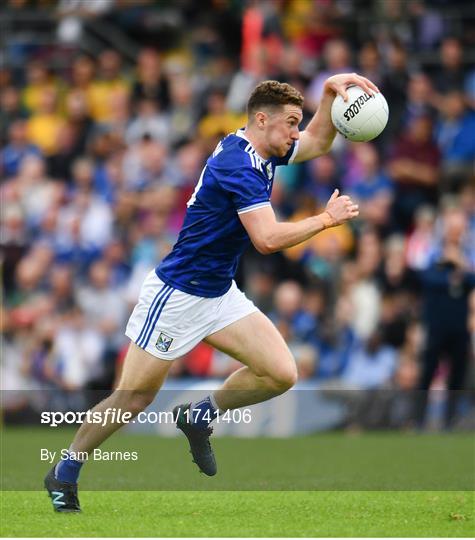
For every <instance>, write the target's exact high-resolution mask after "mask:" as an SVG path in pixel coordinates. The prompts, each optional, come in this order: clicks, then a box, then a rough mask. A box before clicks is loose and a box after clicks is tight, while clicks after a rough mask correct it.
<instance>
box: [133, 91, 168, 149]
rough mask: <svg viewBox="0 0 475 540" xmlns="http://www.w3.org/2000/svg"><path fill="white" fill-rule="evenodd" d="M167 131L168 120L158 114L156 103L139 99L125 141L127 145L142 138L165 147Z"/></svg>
mask: <svg viewBox="0 0 475 540" xmlns="http://www.w3.org/2000/svg"><path fill="white" fill-rule="evenodd" d="M169 131H170V126H169V123H168V118H167V117H166V115H164V114H163V113H161V112H160V109H159V107H158V106H157V102H156V101H155V100H152V99H141V100H140V101H139V102H138V103H137V116H136V117H135V119H134V120H132V122H131V123H130V125H129V126H128V128H127V130H126V133H125V139H126V142H127V144H128V145H131V144H134V143H136V142H137V141H139V140H140V139H143V138H144V137H147V138H150V139H152V140H154V141H158V142H160V143H162V144H164V145H167V144H168V142H169V141H168V135H169Z"/></svg>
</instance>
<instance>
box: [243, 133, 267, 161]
mask: <svg viewBox="0 0 475 540" xmlns="http://www.w3.org/2000/svg"><path fill="white" fill-rule="evenodd" d="M235 135H237V136H238V137H241V139H244V140H245V141H247V142H248V143H249V144H250V145H251V148H252V150H253V152H254V153H255V154H256V156H258V157H259V158H260V159H262V161H263V162H264V163H267V162H268V161H269V160H268V159H264V158H263V157H262V156H261V155H259V154H258V152H257V150H256V149H255V148H254V146H252V143H251V141H250V140H249V139H248V138H247V137H246V135H245V133H244V128H240V129H238V130H237V131H236V133H235Z"/></svg>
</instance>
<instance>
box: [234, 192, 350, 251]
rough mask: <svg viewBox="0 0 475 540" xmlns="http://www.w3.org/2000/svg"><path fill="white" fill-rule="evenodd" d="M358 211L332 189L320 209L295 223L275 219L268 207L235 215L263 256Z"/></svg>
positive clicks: (293, 243)
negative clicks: (313, 214) (315, 213)
mask: <svg viewBox="0 0 475 540" xmlns="http://www.w3.org/2000/svg"><path fill="white" fill-rule="evenodd" d="M358 214H359V210H358V205H357V204H354V202H353V201H352V200H351V199H350V197H348V195H339V191H338V190H337V189H336V190H335V191H334V192H333V194H332V196H331V197H330V199H329V201H328V203H327V206H326V208H325V211H324V212H322V213H321V214H319V215H317V216H312V217H309V218H307V219H303V220H301V221H297V222H296V223H290V222H278V221H277V219H276V217H275V214H274V210H273V209H272V207H271V206H266V207H264V208H260V209H258V210H254V211H253V212H246V213H243V214H240V215H239V218H240V219H241V222H242V224H243V226H244V228H245V229H246V231H247V233H248V234H249V237H250V238H251V241H252V243H253V245H254V247H255V248H256V249H257V250H258V251H259V252H260V253H262V254H264V255H267V254H269V253H274V252H275V251H280V250H282V249H286V248H289V247H291V246H295V245H296V244H300V243H301V242H304V241H305V240H308V239H309V238H311V237H312V236H314V235H315V234H317V233H319V232H320V231H323V230H324V229H327V228H329V227H335V226H337V225H341V224H342V223H345V222H346V221H348V220H350V219H353V218H355V217H357V216H358Z"/></svg>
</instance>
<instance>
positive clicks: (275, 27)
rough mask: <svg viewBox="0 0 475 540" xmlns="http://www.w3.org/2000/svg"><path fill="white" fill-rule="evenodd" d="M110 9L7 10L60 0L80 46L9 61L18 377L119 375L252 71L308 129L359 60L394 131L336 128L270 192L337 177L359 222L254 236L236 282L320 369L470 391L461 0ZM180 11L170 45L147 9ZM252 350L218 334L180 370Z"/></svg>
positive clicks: (73, 43)
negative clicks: (221, 349)
mask: <svg viewBox="0 0 475 540" xmlns="http://www.w3.org/2000/svg"><path fill="white" fill-rule="evenodd" d="M132 4H134V5H133V6H132ZM94 5H95V8H97V9H95V11H94V13H88V12H87V9H88V8H90V6H91V2H81V1H80V0H77V1H75V2H74V1H72V0H70V1H66V0H62V1H61V2H57V3H51V2H48V1H43V2H41V1H37V2H28V1H27V0H25V1H21V0H10V2H8V6H7V7H6V8H2V9H9V10H13V11H14V10H17V9H18V10H31V11H35V10H36V11H38V10H39V11H41V10H43V9H46V10H50V11H49V12H51V20H52V21H53V22H54V25H55V28H56V32H57V36H56V45H55V51H54V52H55V53H57V52H58V51H62V52H64V57H66V58H68V63H67V65H65V66H63V67H61V68H52V67H51V65H50V62H49V59H50V57H51V49H49V50H47V51H45V50H44V48H42V46H41V44H36V43H35V42H31V43H27V47H25V43H23V44H22V48H21V50H19V49H18V48H15V47H10V48H8V47H6V48H5V49H4V53H3V56H2V58H1V67H0V172H1V178H2V180H1V184H0V196H1V201H2V212H1V238H0V242H1V248H2V259H1V260H2V279H3V282H2V283H3V307H2V317H1V320H2V330H3V335H4V338H3V344H2V367H1V369H2V379H3V383H2V385H3V388H7V389H20V388H21V389H29V388H63V389H79V388H88V387H89V388H91V387H103V388H110V387H111V386H112V385H113V384H114V381H115V380H116V378H117V376H118V374H119V373H120V366H121V362H122V360H123V357H124V354H125V350H126V347H127V340H126V338H125V336H124V328H125V324H126V321H127V319H128V316H129V314H130V313H131V310H132V308H133V306H134V305H135V303H136V300H137V298H138V294H139V290H140V286H141V283H142V280H143V278H144V276H145V275H146V274H147V273H148V271H149V270H150V269H151V268H153V267H154V266H156V265H157V264H158V263H159V262H160V260H161V259H162V258H163V257H164V256H165V255H166V254H167V252H168V251H169V250H170V248H171V246H172V245H173V243H174V241H175V239H176V238H177V234H178V232H179V229H180V226H181V223H182V220H183V217H184V213H185V210H186V201H187V200H188V198H189V196H190V194H191V193H192V191H193V189H194V186H195V184H196V181H197V179H198V178H199V175H200V172H201V169H202V167H203V165H204V163H205V160H206V158H207V156H208V155H209V154H210V152H211V151H212V150H213V149H214V147H215V145H216V144H217V142H218V141H219V140H220V139H221V138H222V137H223V136H225V135H226V134H227V133H229V132H232V131H234V130H236V129H237V128H239V127H242V126H243V125H244V124H245V122H246V116H245V105H246V101H247V97H248V95H249V93H250V91H251V90H252V88H253V87H254V85H255V84H256V83H258V82H259V81H261V80H264V79H270V78H272V79H277V80H279V81H282V82H288V83H290V84H292V85H294V86H295V87H297V88H298V89H299V90H300V91H301V92H302V93H303V94H304V96H305V111H304V113H305V114H304V122H303V126H304V125H305V123H306V122H307V121H308V119H309V118H310V117H311V116H312V114H313V113H314V111H315V109H316V107H317V106H318V103H319V99H320V96H321V93H322V87H323V83H324V81H325V79H326V78H327V77H328V76H330V75H332V74H336V73H339V72H348V71H351V72H352V71H357V72H358V73H361V74H363V75H364V76H366V77H368V78H370V79H371V80H372V81H374V82H375V83H376V84H377V85H378V86H379V88H380V90H381V91H382V92H383V94H384V96H385V97H386V99H387V101H388V104H389V110H390V119H389V124H388V126H387V128H386V130H385V131H384V132H383V134H382V135H381V136H380V137H379V138H378V139H376V140H375V141H374V142H371V143H349V142H348V141H346V140H345V139H343V138H342V137H340V136H338V137H337V139H336V140H335V143H334V145H333V149H332V151H331V153H330V154H328V155H326V156H323V157H321V158H319V159H316V160H313V161H311V162H307V163H304V164H298V165H292V166H289V167H282V168H280V169H279V170H278V174H277V180H276V184H275V187H274V193H273V206H274V209H275V211H276V213H277V214H278V216H279V218H280V219H282V220H298V219H302V218H304V217H307V216H309V215H312V214H315V213H318V212H320V211H321V210H322V209H323V208H324V206H325V203H326V201H327V199H328V198H329V196H330V194H331V193H332V191H333V190H334V188H336V187H337V188H339V189H340V190H341V191H343V192H344V193H348V194H350V195H351V196H352V197H354V198H355V199H356V200H357V201H358V203H359V205H360V209H361V215H360V218H359V219H358V220H357V221H355V223H351V224H347V225H343V226H340V227H337V228H334V229H330V230H327V231H325V232H323V233H321V234H319V235H317V236H316V237H314V238H313V239H311V240H309V241H307V242H305V243H304V244H301V245H299V246H296V247H294V248H291V249H289V250H287V251H285V252H283V253H279V254H274V255H271V256H268V257H263V256H261V255H259V254H258V253H257V252H256V251H255V250H254V249H253V248H250V249H249V251H248V252H247V253H246V254H245V256H244V258H243V261H242V264H241V266H240V269H239V273H238V276H237V279H238V285H239V286H240V287H241V288H242V289H243V290H244V291H245V292H246V293H247V295H248V296H249V297H250V298H251V299H252V300H253V301H254V302H255V303H256V305H258V306H259V307H260V308H261V309H262V310H263V311H264V312H265V313H267V314H268V315H269V317H270V318H271V319H272V320H273V322H274V323H275V324H276V325H277V327H278V328H279V330H280V331H281V332H282V334H283V335H284V337H285V339H286V341H287V342H288V344H289V346H290V348H291V349H292V351H293V353H294V355H295V358H296V360H297V363H298V368H299V373H300V378H301V379H311V378H314V379H315V380H317V381H319V382H321V383H322V384H328V385H330V384H335V382H336V383H337V384H338V385H339V386H341V387H343V388H357V389H381V388H388V389H389V388H399V389H403V390H412V389H420V390H427V389H428V388H429V387H431V386H432V387H441V386H443V385H444V384H447V386H448V387H449V389H452V390H460V389H462V388H467V387H473V371H472V369H473V356H474V351H475V293H474V292H473V288H474V287H475V170H474V162H475V42H474V40H473V35H471V34H470V32H469V27H470V21H471V19H470V18H468V19H466V18H465V19H463V18H462V16H463V12H462V10H461V11H460V15H458V16H455V15H454V12H453V11H452V12H451V16H450V17H448V16H446V15H444V13H446V12H445V11H444V9H448V8H450V7H452V8H453V6H454V5H458V4H457V2H450V3H449V2H445V1H443V0H438V1H432V2H431V1H422V0H416V1H398V0H394V1H391V2H377V1H370V0H367V1H357V0H354V1H352V0H299V1H277V0H275V1H265V0H262V1H255V2H244V1H243V2H232V1H228V2H217V1H208V2H203V3H202V5H201V2H200V6H199V7H200V9H198V8H197V6H196V4H194V5H193V3H192V2H187V1H184V2H181V3H179V2H176V3H172V2H153V1H144V2H142V1H138V2H135V3H132V2H126V1H120V0H117V1H116V2H114V0H109V1H102V2H95V3H94ZM99 8H100V9H99ZM128 10H131V11H132V12H133V14H135V18H134V17H128V16H127V14H129V15H130V13H129V11H128ZM165 10H166V12H167V13H169V14H170V13H171V14H172V15H174V16H175V19H174V20H178V21H181V22H182V23H183V25H180V24H177V26H176V27H173V26H172V30H170V29H169V30H168V31H169V34H170V35H172V37H173V39H171V42H172V43H173V47H166V46H165V45H163V39H160V34H157V36H155V37H156V42H157V43H161V44H162V46H161V47H158V48H157V47H156V46H155V47H154V46H153V38H154V35H153V32H151V30H150V25H147V21H153V20H154V16H156V18H159V16H160V15H161V14H162V11H165ZM49 12H48V13H49ZM362 13H364V14H365V16H366V17H367V18H366V19H364V17H363V18H362V17H361V14H362ZM472 16H473V14H472ZM91 17H97V18H100V17H104V18H106V19H107V21H108V23H109V24H112V25H117V27H118V28H120V24H121V21H122V22H123V21H125V20H127V25H128V28H132V26H133V28H132V30H133V29H134V30H135V31H133V32H132V30H131V35H132V36H133V38H134V40H135V41H136V43H137V47H138V54H137V55H136V58H135V60H134V61H133V62H130V61H128V60H126V59H125V58H124V56H123V55H121V54H120V53H119V52H118V51H117V50H116V49H114V48H107V47H106V48H103V49H102V50H98V51H97V54H96V55H95V56H91V55H87V54H84V52H83V51H82V49H81V39H82V35H83V32H84V31H85V30H84V29H83V27H82V25H86V23H87V21H88V19H89V18H91ZM358 17H359V18H358ZM74 21H75V22H76V23H74ZM472 22H473V19H472ZM185 23H186V24H185ZM123 24H125V23H123ZM142 27H143V28H144V29H146V31H145V30H144V33H143V39H141V33H140V31H139V30H140V28H142ZM137 29H139V30H137ZM358 29H359V31H357V30H358ZM362 29H363V31H361V30H362ZM20 53H21V54H20ZM9 54H10V55H13V56H15V55H16V56H15V58H17V57H18V55H19V54H20V56H21V55H23V56H24V57H25V62H24V63H23V64H21V65H19V64H18V63H15V62H12V58H10V57H9ZM470 359H472V362H470ZM237 365H238V364H237V363H236V362H235V361H234V360H232V359H230V358H228V357H226V356H225V355H223V354H221V353H217V352H216V351H213V350H211V349H210V348H209V347H207V346H206V345H204V344H201V345H199V346H198V347H197V348H196V349H195V350H194V351H192V352H191V353H190V354H188V355H187V356H186V357H185V358H183V359H181V360H179V361H176V362H175V363H174V366H173V368H172V376H176V377H180V376H192V377H224V376H226V375H227V374H229V373H230V372H231V371H233V370H234V369H236V367H237ZM449 401H450V399H449ZM424 406H425V404H424V403H422V404H421V407H424ZM455 406H456V405H455V404H454V405H453V407H455ZM449 409H450V405H449ZM448 414H449V415H453V414H454V413H453V411H452V412H450V411H449V413H448Z"/></svg>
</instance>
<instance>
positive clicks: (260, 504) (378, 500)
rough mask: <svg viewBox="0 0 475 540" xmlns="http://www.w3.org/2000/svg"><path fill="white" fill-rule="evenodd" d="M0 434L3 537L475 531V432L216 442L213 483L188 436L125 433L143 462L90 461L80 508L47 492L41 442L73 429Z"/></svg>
mask: <svg viewBox="0 0 475 540" xmlns="http://www.w3.org/2000/svg"><path fill="white" fill-rule="evenodd" d="M1 435H2V437H1V438H2V441H1V447H2V448H1V450H2V461H1V480H2V490H3V491H2V496H1V518H2V519H1V534H2V536H52V537H61V536H68V537H71V536H73V537H74V536H129V537H134V536H138V537H144V536H162V537H167V536H198V537H206V536H221V537H222V536H224V537H226V536H231V537H232V536H273V537H278V536H284V537H285V536H290V537H294V536H297V537H299V536H301V537H305V536H416V537H423V536H430V537H438V536H439V537H440V536H443V537H454V536H459V537H472V536H475V521H474V491H473V482H474V475H473V470H474V453H473V449H474V441H473V437H472V436H471V435H470V434H460V435H450V436H444V435H427V436H420V435H400V434H387V433H384V434H364V435H360V436H357V437H348V436H345V435H342V434H339V433H336V434H324V435H317V436H312V437H298V438H293V439H243V440H242V439H226V438H222V439H216V440H215V441H214V446H215V449H216V454H217V457H218V465H219V472H218V475H217V476H216V477H214V478H211V479H210V478H206V477H203V476H202V475H199V474H198V472H197V471H196V468H195V466H194V465H193V464H192V463H191V461H190V457H189V454H188V452H187V447H186V443H185V441H184V440H183V439H182V438H178V439H164V438H157V437H154V436H150V435H135V434H134V435H131V434H122V435H120V436H117V437H114V438H113V439H111V440H110V441H108V442H107V443H106V444H105V445H104V449H106V450H124V449H128V450H132V451H133V450H136V451H138V452H139V455H140V459H139V460H138V461H137V462H135V463H127V464H124V463H120V462H113V461H112V462H90V463H88V464H87V465H86V466H85V467H84V471H83V474H82V479H81V488H82V489H81V492H80V499H81V504H82V507H83V513H82V514H79V515H61V514H55V513H54V512H53V510H52V506H51V502H50V501H49V499H48V498H47V495H46V492H44V491H39V490H40V489H41V485H42V478H43V476H44V474H45V473H46V471H47V470H48V468H49V465H48V464H46V463H42V462H41V461H40V460H39V457H38V452H39V448H41V447H43V446H46V447H49V448H55V449H59V448H61V447H64V446H67V442H68V441H69V440H70V438H71V435H72V432H71V431H68V430H62V431H54V430H53V431H51V430H49V431H45V430H44V429H43V430H39V429H4V430H2V434H1ZM424 457H425V459H424ZM113 490H117V491H113Z"/></svg>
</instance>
